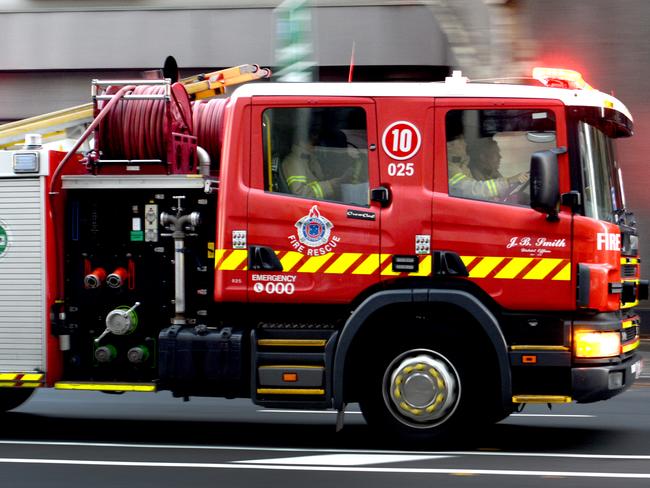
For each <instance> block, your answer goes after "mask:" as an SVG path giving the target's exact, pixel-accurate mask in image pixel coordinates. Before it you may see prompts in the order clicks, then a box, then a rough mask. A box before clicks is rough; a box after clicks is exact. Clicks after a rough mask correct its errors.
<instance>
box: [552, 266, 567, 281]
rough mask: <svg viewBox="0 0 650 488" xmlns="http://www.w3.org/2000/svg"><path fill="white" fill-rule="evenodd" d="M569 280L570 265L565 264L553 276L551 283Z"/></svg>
mask: <svg viewBox="0 0 650 488" xmlns="http://www.w3.org/2000/svg"><path fill="white" fill-rule="evenodd" d="M570 279H571V263H567V264H566V265H565V266H564V268H562V270H561V271H560V272H559V273H558V274H556V275H555V276H553V281H569V280H570Z"/></svg>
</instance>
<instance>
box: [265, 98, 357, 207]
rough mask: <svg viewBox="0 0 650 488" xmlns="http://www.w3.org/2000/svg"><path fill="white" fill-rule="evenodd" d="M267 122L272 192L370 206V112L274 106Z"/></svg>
mask: <svg viewBox="0 0 650 488" xmlns="http://www.w3.org/2000/svg"><path fill="white" fill-rule="evenodd" d="M262 124H263V137H264V141H263V144H264V170H265V171H264V175H265V190H266V191H268V192H273V193H283V194H288V195H295V196H297V197H303V198H310V199H314V200H328V201H333V202H341V203H345V204H348V205H357V206H368V205H369V197H368V152H367V147H368V143H367V140H368V138H367V132H368V131H367V124H366V113H365V110H363V109H362V108H360V107H319V108H270V109H267V110H265V111H264V113H263V116H262Z"/></svg>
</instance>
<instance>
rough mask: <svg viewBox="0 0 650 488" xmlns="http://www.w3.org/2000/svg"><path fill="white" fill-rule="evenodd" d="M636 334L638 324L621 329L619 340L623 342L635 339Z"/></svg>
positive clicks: (637, 333)
mask: <svg viewBox="0 0 650 488" xmlns="http://www.w3.org/2000/svg"><path fill="white" fill-rule="evenodd" d="M638 335H639V326H638V325H634V326H632V327H628V328H627V329H623V332H622V333H621V340H622V342H624V343H625V342H628V341H631V340H634V339H636V337H637V336H638Z"/></svg>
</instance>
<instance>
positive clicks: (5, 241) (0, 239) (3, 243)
mask: <svg viewBox="0 0 650 488" xmlns="http://www.w3.org/2000/svg"><path fill="white" fill-rule="evenodd" d="M8 245H9V236H8V235H7V230H6V229H5V227H4V226H3V224H2V222H0V257H1V256H2V255H4V254H5V253H6V252H7V246H8Z"/></svg>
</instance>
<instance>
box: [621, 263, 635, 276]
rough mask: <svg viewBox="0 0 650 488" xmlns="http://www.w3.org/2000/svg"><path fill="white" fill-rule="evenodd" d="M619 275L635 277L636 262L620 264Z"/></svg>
mask: <svg viewBox="0 0 650 488" xmlns="http://www.w3.org/2000/svg"><path fill="white" fill-rule="evenodd" d="M621 276H622V277H623V278H634V277H636V264H624V265H622V266H621Z"/></svg>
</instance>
